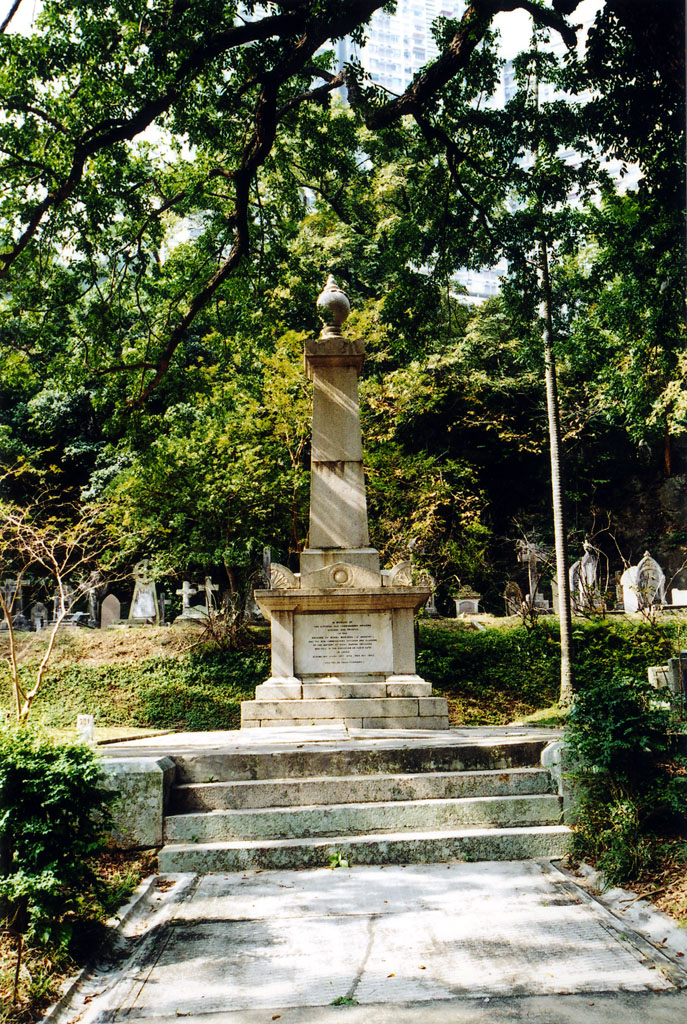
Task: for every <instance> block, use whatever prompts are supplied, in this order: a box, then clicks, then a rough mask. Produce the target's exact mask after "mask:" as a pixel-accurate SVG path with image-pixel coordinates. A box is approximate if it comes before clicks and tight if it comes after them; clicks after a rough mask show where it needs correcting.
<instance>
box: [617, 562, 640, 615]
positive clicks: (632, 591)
mask: <svg viewBox="0 0 687 1024" xmlns="http://www.w3.org/2000/svg"><path fill="white" fill-rule="evenodd" d="M620 586H621V587H622V588H623V608H624V610H625V611H626V612H638V611H639V570H638V568H637V566H636V565H628V567H627V569H626V570H625V572H624V573H623V574H622V576H621V577H620Z"/></svg>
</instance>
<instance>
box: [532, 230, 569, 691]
mask: <svg viewBox="0 0 687 1024" xmlns="http://www.w3.org/2000/svg"><path fill="white" fill-rule="evenodd" d="M538 256H539V260H538V262H539V289H540V294H541V308H540V315H541V319H542V325H543V330H542V340H543V342H544V366H545V370H546V409H547V413H548V418H549V447H550V452H551V497H552V501H553V530H554V536H555V541H556V573H557V575H558V613H559V622H560V632H561V692H560V698H559V700H560V704H561V705H562V706H567V705H569V704H571V703H572V699H573V645H572V613H571V608H570V583H569V578H568V538H567V530H566V522H565V506H564V503H563V459H562V456H561V420H560V412H559V403H558V385H557V383H556V363H555V360H554V355H553V321H552V316H551V280H550V277H549V257H548V250H547V245H546V241H545V240H544V239H541V240H540V241H539V253H538Z"/></svg>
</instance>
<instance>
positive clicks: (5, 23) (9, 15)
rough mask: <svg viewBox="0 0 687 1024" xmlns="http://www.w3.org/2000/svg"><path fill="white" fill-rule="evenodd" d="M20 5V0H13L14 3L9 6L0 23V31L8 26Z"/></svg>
mask: <svg viewBox="0 0 687 1024" xmlns="http://www.w3.org/2000/svg"><path fill="white" fill-rule="evenodd" d="M20 7H21V0H14V3H13V4H12V6H11V7H10V9H9V11H8V13H7V15H6V17H5V20H4V21H3V23H2V25H0V32H4V31H5V30H6V29H7V28H8V26H9V24H10V22H11V21H12V18H13V17H14V16H15V14H16V13H17V11H18V10H19V8H20Z"/></svg>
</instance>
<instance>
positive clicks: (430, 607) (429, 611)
mask: <svg viewBox="0 0 687 1024" xmlns="http://www.w3.org/2000/svg"><path fill="white" fill-rule="evenodd" d="M410 582H411V583H412V578H411V581H410ZM422 582H423V583H426V584H427V585H428V586H429V587H431V588H432V592H431V594H430V595H429V597H428V598H427V601H426V602H425V606H424V608H423V609H422V614H423V615H424V616H425V618H428V619H438V618H439V609H438V608H437V601H436V586H437V581H436V580H435V579H434V577H433V576H430V575H429V573H425V574H424V576H423V579H422Z"/></svg>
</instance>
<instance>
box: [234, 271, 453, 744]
mask: <svg viewBox="0 0 687 1024" xmlns="http://www.w3.org/2000/svg"><path fill="white" fill-rule="evenodd" d="M349 310H350V305H349V302H348V299H347V297H346V296H345V295H344V293H343V291H342V290H341V289H340V288H339V287H338V286H337V285H336V283H335V281H334V280H333V278H332V277H330V278H329V279H328V281H327V284H326V286H325V289H324V291H323V292H322V294H321V295H320V297H319V299H318V311H319V312H320V315H321V316H322V319H323V320H324V321H325V324H326V326H325V327H324V328H323V330H322V333H321V334H320V336H319V338H318V339H316V340H310V341H307V342H306V345H305V371H306V373H307V375H308V377H309V378H310V379H311V380H312V381H313V385H314V393H313V414H312V452H311V485H310V533H309V546H308V547H307V548H306V549H305V550H304V551H302V552H301V555H300V572H299V573H293V572H291V571H290V570H289V569H288V568H287V567H286V566H281V565H278V564H276V563H272V564H271V566H270V587H269V589H261V590H256V591H255V599H256V601H257V603H258V606H259V607H260V609H261V611H262V612H263V614H264V615H265V616H266V617H267V618H268V619H269V620H270V622H271V641H272V670H271V676H270V678H269V679H268V680H267V682H266V683H263V684H262V685H261V686H258V687H257V688H256V692H255V697H256V699H255V700H253V701H244V702H243V704H242V706H241V726H242V728H249V727H255V726H284V725H311V724H317V725H327V724H333V723H339V724H341V723H343V724H345V725H347V726H350V727H358V728H377V729H381V728H410V729H446V728H448V707H447V702H446V700H445V699H444V698H440V697H432V696H431V692H432V691H431V684H430V683H427V682H425V681H424V680H423V679H421V678H420V676H418V675H417V673H416V671H415V636H414V613H415V611H416V610H417V609H419V608H421V607H422V606H423V605H424V604H425V602H426V601H427V599H428V597H429V596H430V589H429V587H426V586H423V587H417V586H413V585H412V578H411V573H410V571H409V567H408V564H407V563H402V564H401V565H398V566H396V567H395V568H393V569H391V570H389V571H383V570H380V565H379V552H378V551H377V550H376V549H375V548H372V547H370V541H369V533H368V523H367V500H366V494H365V479H364V475H363V450H362V439H361V432H360V409H359V404H358V377H359V374H360V370H361V367H362V363H363V343H362V341H360V340H356V339H350V338H347V337H345V336H344V335H343V333H342V330H341V328H342V325H343V323H344V321H345V320H346V318H347V316H348V313H349Z"/></svg>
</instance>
